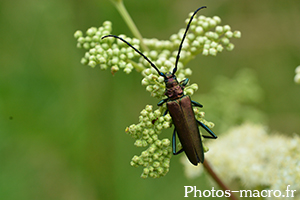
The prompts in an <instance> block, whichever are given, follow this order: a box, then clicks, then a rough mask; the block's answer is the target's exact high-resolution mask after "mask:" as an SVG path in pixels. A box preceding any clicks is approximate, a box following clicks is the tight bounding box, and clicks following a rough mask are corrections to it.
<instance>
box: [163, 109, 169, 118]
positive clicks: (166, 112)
mask: <svg viewBox="0 0 300 200" xmlns="http://www.w3.org/2000/svg"><path fill="white" fill-rule="evenodd" d="M168 112H169V110H168V108H167V110H166V111H165V112H164V115H163V116H166V114H168Z"/></svg>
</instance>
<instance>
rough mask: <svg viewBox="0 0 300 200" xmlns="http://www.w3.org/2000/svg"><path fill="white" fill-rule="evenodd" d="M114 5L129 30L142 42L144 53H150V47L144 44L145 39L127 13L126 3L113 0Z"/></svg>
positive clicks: (120, 0)
mask: <svg viewBox="0 0 300 200" xmlns="http://www.w3.org/2000/svg"><path fill="white" fill-rule="evenodd" d="M111 1H112V2H113V3H114V5H115V6H116V8H117V10H118V11H119V13H120V14H121V16H122V17H123V19H124V21H125V22H126V24H127V26H128V27H129V29H130V30H131V32H132V34H133V35H134V36H135V37H136V38H137V39H139V40H140V44H141V48H142V49H143V50H144V51H148V50H149V49H148V47H147V46H146V45H145V43H144V42H143V37H142V35H141V33H140V32H139V30H138V29H137V27H136V26H135V24H134V22H133V20H132V19H131V17H130V15H129V13H128V12H127V10H126V8H125V6H124V3H123V1H122V0H111Z"/></svg>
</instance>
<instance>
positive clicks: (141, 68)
mask: <svg viewBox="0 0 300 200" xmlns="http://www.w3.org/2000/svg"><path fill="white" fill-rule="evenodd" d="M123 14H124V13H123ZM192 14H193V13H191V14H190V15H189V16H191V15H192ZM127 19H128V18H127ZM189 20H190V17H189V18H188V19H187V20H186V23H188V21H189ZM220 23H221V19H220V17H217V16H214V17H212V18H211V17H205V16H202V15H201V16H199V17H195V18H194V19H193V21H192V23H191V26H190V30H189V32H188V34H187V35H186V40H185V41H184V43H183V45H182V49H181V52H180V60H179V62H178V65H177V72H176V77H177V79H178V81H179V82H181V81H183V80H184V79H186V78H187V77H188V76H190V75H192V70H191V69H189V68H185V66H186V64H187V63H188V62H189V61H190V60H192V59H193V58H194V57H195V56H196V55H197V54H202V55H213V56H216V55H217V54H218V53H219V52H222V51H223V49H227V50H229V51H231V50H232V49H233V48H234V45H233V44H232V43H231V41H230V40H231V39H232V38H239V37H240V36H241V34H240V32H239V31H231V28H230V26H229V25H224V26H222V25H220ZM131 28H133V29H134V27H131ZM111 31H112V23H111V22H110V21H106V22H104V23H103V25H102V26H101V27H99V28H96V27H91V28H89V29H88V30H87V31H86V32H85V35H84V34H83V32H82V31H76V32H75V34H74V37H75V38H76V39H77V47H78V48H82V49H85V51H86V52H85V54H84V57H83V58H82V59H81V63H82V64H84V65H88V66H90V67H96V66H100V68H101V69H103V70H106V69H110V70H111V73H112V74H115V73H116V72H118V71H120V70H123V71H124V72H125V73H126V74H129V73H131V72H132V70H133V69H135V70H136V71H138V72H141V74H142V76H143V79H142V81H141V84H142V85H143V86H145V88H146V91H148V92H150V94H151V96H153V97H156V98H159V99H162V98H165V94H164V93H165V83H164V78H163V77H161V76H160V75H159V74H158V73H157V71H156V70H155V69H154V68H152V67H151V66H150V65H149V63H148V62H147V60H145V59H144V58H143V57H142V56H140V55H139V54H138V53H136V52H135V51H134V49H133V48H131V47H130V46H128V45H127V44H126V43H124V42H123V41H121V40H118V39H116V38H114V37H104V38H103V36H106V35H110V34H111ZM184 32H185V29H180V30H179V31H178V33H176V34H173V35H171V36H170V38H169V40H158V39H155V38H153V39H141V37H138V38H140V39H136V38H130V37H127V36H125V35H119V37H120V38H122V39H124V40H126V41H127V42H128V43H130V44H131V45H132V46H133V47H134V48H136V49H138V50H139V51H141V52H142V53H143V54H144V55H145V56H147V57H148V58H149V59H150V60H151V61H152V62H153V63H154V64H155V65H156V66H157V68H158V69H159V71H160V72H162V73H167V72H170V71H172V70H173V68H174V66H175V62H176V56H177V54H178V48H179V45H180V43H181V40H182V37H183V34H184ZM135 35H138V34H135ZM145 47H146V48H145ZM184 89H185V90H184V94H186V95H193V94H194V93H195V91H196V90H197V89H198V85H197V84H196V83H192V84H190V85H186V86H185V88H184ZM165 111H166V105H163V106H161V107H159V108H158V109H156V110H154V111H153V106H152V105H147V106H146V107H145V109H143V110H142V111H141V113H140V116H139V123H138V124H132V125H130V126H129V127H127V128H126V130H125V132H126V133H128V134H129V135H130V136H131V137H133V138H134V139H135V143H134V145H135V146H137V147H142V148H147V149H146V150H144V151H142V153H141V154H140V155H139V156H138V155H135V156H134V157H133V158H132V160H131V165H132V166H136V167H137V166H143V167H144V169H143V173H142V175H141V177H143V178H146V177H153V178H157V177H161V176H164V175H165V174H166V173H167V172H168V171H169V165H170V158H171V156H172V148H171V145H170V140H169V139H168V138H164V139H160V138H159V135H160V133H161V131H162V130H163V129H167V128H170V127H171V126H172V119H171V117H170V115H169V114H167V115H165V116H164V115H163V114H164V112H165ZM194 111H195V117H196V119H197V120H199V121H201V122H202V123H204V124H205V125H207V126H208V127H210V128H212V127H213V126H214V124H213V123H212V122H207V121H206V120H205V119H204V112H200V111H199V110H198V108H194ZM207 149H208V148H207V147H205V146H204V150H205V151H206V150H207Z"/></svg>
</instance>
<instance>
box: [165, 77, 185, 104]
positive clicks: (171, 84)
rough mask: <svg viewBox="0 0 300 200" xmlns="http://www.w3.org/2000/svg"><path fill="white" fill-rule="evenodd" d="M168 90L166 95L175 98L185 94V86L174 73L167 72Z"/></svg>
mask: <svg viewBox="0 0 300 200" xmlns="http://www.w3.org/2000/svg"><path fill="white" fill-rule="evenodd" d="M165 84H166V91H165V95H166V96H167V97H168V98H169V99H171V100H173V99H177V98H180V97H182V96H183V88H182V86H181V85H180V84H179V82H178V81H177V78H176V76H175V75H173V74H172V73H167V74H166V78H165Z"/></svg>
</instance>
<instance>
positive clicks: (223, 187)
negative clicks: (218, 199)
mask: <svg viewBox="0 0 300 200" xmlns="http://www.w3.org/2000/svg"><path fill="white" fill-rule="evenodd" d="M203 167H204V168H205V170H206V171H207V172H208V173H209V175H210V176H211V177H212V178H213V179H214V180H215V181H216V182H217V184H218V185H219V187H220V188H221V189H222V190H224V191H226V190H227V191H229V192H230V197H228V198H230V199H232V200H238V199H237V198H236V197H235V196H234V195H233V194H232V192H231V190H230V189H229V188H228V187H227V186H226V185H225V184H224V183H223V181H222V180H221V179H220V178H219V177H218V175H217V174H216V173H215V172H214V170H213V169H212V168H211V166H210V164H209V163H208V162H207V159H206V160H204V162H203Z"/></svg>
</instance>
